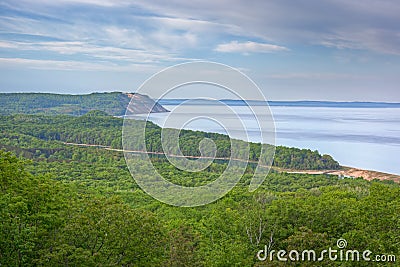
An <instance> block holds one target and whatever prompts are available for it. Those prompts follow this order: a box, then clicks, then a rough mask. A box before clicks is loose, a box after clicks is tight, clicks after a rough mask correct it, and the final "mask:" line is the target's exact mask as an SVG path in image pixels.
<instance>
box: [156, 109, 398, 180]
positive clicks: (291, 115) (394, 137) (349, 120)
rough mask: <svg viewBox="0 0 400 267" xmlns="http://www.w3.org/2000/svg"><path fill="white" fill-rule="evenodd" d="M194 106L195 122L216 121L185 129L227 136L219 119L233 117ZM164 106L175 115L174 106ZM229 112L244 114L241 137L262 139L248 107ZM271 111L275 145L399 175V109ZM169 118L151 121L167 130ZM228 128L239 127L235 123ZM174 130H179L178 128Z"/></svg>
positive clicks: (342, 163) (257, 140)
mask: <svg viewBox="0 0 400 267" xmlns="http://www.w3.org/2000/svg"><path fill="white" fill-rule="evenodd" d="M195 106H196V107H193V113H192V114H190V115H191V116H193V118H195V117H199V118H200V117H201V116H204V117H208V116H212V117H213V118H214V119H215V120H214V121H211V120H207V119H204V118H200V119H196V120H194V121H191V122H189V123H187V124H185V125H184V127H183V128H185V129H190V130H201V131H206V132H217V133H224V134H226V133H227V132H226V130H225V129H224V127H223V126H221V125H220V124H218V123H216V121H218V118H224V119H225V121H226V119H228V120H229V118H230V116H233V115H232V114H228V113H227V112H225V111H223V110H221V111H220V110H218V108H217V107H215V106H201V107H200V108H199V105H195ZM164 107H166V108H167V109H169V110H171V111H172V110H174V108H175V107H176V105H164ZM230 108H231V109H232V110H234V111H235V112H236V113H237V114H238V115H239V116H240V118H241V121H243V124H244V125H245V127H246V129H247V137H246V136H243V137H239V138H241V139H244V140H248V141H253V142H259V141H261V140H260V131H259V129H258V127H257V124H256V123H255V121H254V117H253V116H252V115H251V112H250V110H249V109H248V108H247V107H245V106H230ZM200 111H201V112H200ZM271 111H272V114H273V118H274V121H275V127H276V140H275V143H276V145H284V146H289V147H298V148H309V149H312V150H318V151H319V152H320V153H322V154H329V155H332V156H333V157H334V158H335V159H336V160H337V161H339V163H340V164H341V165H344V166H352V167H356V168H362V169H368V170H376V171H382V172H388V173H393V174H400V159H399V156H400V108H360V107H358V108H349V107H346V108H340V107H296V106H271ZM202 113H205V114H202ZM168 114H169V113H154V114H151V115H150V117H149V120H151V121H152V122H154V123H156V124H158V125H160V126H165V125H164V124H165V120H166V118H167V117H168V116H169V115H168ZM185 115H186V116H187V113H186V114H185ZM168 127H171V124H169V125H168ZM229 127H230V128H235V126H234V125H233V124H232V125H229ZM176 128H181V127H180V126H178V125H177V127H176Z"/></svg>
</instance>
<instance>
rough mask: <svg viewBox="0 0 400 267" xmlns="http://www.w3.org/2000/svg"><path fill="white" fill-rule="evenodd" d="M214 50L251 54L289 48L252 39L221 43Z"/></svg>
mask: <svg viewBox="0 0 400 267" xmlns="http://www.w3.org/2000/svg"><path fill="white" fill-rule="evenodd" d="M214 50H215V51H217V52H223V53H242V54H249V53H271V52H279V51H288V50H289V49H287V48H286V47H283V46H279V45H273V44H266V43H256V42H251V41H247V42H243V43H239V42H238V41H232V42H229V43H225V44H219V45H218V46H217V47H216V48H215V49H214Z"/></svg>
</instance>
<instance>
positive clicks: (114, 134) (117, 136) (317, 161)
mask: <svg viewBox="0 0 400 267" xmlns="http://www.w3.org/2000/svg"><path fill="white" fill-rule="evenodd" d="M122 123H123V120H122V119H119V118H115V117H112V116H107V114H105V113H104V112H101V111H91V112H89V113H87V114H86V115H83V116H80V117H70V116H63V115H60V116H45V115H10V116H0V126H1V129H2V135H3V136H4V138H5V140H4V142H2V143H1V144H3V146H4V145H8V146H17V147H26V146H24V145H21V143H25V141H23V140H24V139H29V136H31V137H34V138H33V140H32V141H33V142H35V143H37V142H40V140H44V141H62V142H67V143H76V144H90V145H100V146H108V147H112V148H118V149H121V148H122V136H121V132H122ZM132 123H143V122H141V121H133V122H132ZM177 131H178V130H177ZM0 138H1V137H0ZM204 138H209V139H212V140H213V141H214V142H215V144H216V147H217V155H216V156H217V157H222V158H227V159H229V157H230V156H231V142H230V140H229V137H228V136H226V135H222V134H217V133H204V132H200V131H188V130H182V131H180V138H179V146H180V149H181V150H182V153H183V154H184V155H188V156H200V155H201V154H200V151H199V144H200V142H201V140H203V139H204ZM131 141H132V142H134V141H135V140H131ZM15 142H17V143H18V145H15ZM242 143H243V144H244V142H242ZM27 146H28V147H29V148H41V147H42V146H32V145H29V144H27ZM146 148H147V151H150V152H163V149H162V145H161V128H160V127H158V126H157V125H155V124H153V123H151V122H147V123H146ZM260 150H261V145H260V144H256V143H250V153H249V160H250V161H251V162H257V161H258V160H259V158H258V157H259V155H260ZM273 165H274V166H276V167H280V168H285V169H303V170H307V169H310V170H319V169H338V168H340V166H339V163H338V162H337V161H335V160H334V159H332V157H330V156H329V155H320V154H319V153H318V152H317V151H311V150H307V149H298V148H287V147H282V146H278V147H276V153H275V160H274V164H273Z"/></svg>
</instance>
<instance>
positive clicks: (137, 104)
mask: <svg viewBox="0 0 400 267" xmlns="http://www.w3.org/2000/svg"><path fill="white" fill-rule="evenodd" d="M131 100H132V101H134V102H132V104H131V105H130V109H129V113H130V114H139V113H149V112H168V110H167V109H165V108H164V107H163V106H161V105H160V104H158V103H157V102H155V101H154V100H153V99H151V98H150V97H148V96H146V95H141V94H135V93H121V92H111V93H92V94H87V95H68V94H49V93H0V115H11V114H46V115H59V114H65V115H74V116H80V115H84V114H86V113H88V112H89V111H92V110H100V111H103V112H106V113H107V114H109V115H112V116H123V115H125V111H126V108H127V106H128V104H129V102H130V101H131Z"/></svg>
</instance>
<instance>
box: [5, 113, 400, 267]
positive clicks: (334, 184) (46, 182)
mask: <svg viewBox="0 0 400 267" xmlns="http://www.w3.org/2000/svg"><path fill="white" fill-rule="evenodd" d="M0 125H1V136H0V145H1V146H2V148H3V149H6V150H9V151H13V152H15V153H17V154H18V155H19V156H21V157H26V158H29V159H30V161H27V160H25V159H20V158H17V157H16V156H14V155H12V154H11V153H9V152H4V151H0V183H1V184H0V265H1V266H371V264H370V263H365V262H351V263H347V262H331V261H324V262H322V263H321V264H320V265H318V264H317V265H316V264H315V263H304V262H301V263H293V262H287V263H284V264H282V265H280V263H279V262H272V263H271V262H262V263H261V262H259V261H258V260H257V258H256V254H257V252H258V251H259V250H260V249H264V248H265V245H267V246H268V245H271V249H274V250H280V249H285V250H290V249H297V250H302V249H315V250H317V251H321V250H323V249H328V248H329V247H332V248H335V246H336V241H337V239H339V238H345V239H346V240H347V242H348V248H349V249H358V250H360V251H363V250H365V249H369V250H371V251H372V252H373V255H376V254H386V255H389V254H390V255H396V256H397V258H398V259H397V260H399V257H400V254H399V253H400V251H399V248H400V243H399V240H400V216H399V214H400V198H399V195H400V186H399V185H398V184H396V183H387V182H379V181H372V182H369V181H365V180H362V179H338V178H337V177H336V176H331V175H306V174H286V173H278V172H276V171H272V172H271V173H270V174H269V175H268V177H267V178H266V181H265V182H264V183H263V185H262V186H261V188H259V189H258V190H257V191H256V192H254V193H250V192H249V191H248V184H249V181H250V179H251V177H252V175H251V172H252V170H251V168H249V170H248V172H247V173H246V174H245V175H244V177H243V178H242V180H241V181H240V183H239V184H238V185H237V186H236V187H235V188H234V190H232V191H231V192H230V193H228V194H227V195H226V196H225V197H223V198H222V199H220V200H218V201H216V202H214V203H211V204H209V205H207V206H202V207H197V208H178V207H171V206H168V205H165V204H162V203H160V202H158V201H156V200H154V199H153V198H151V197H150V196H148V195H147V194H146V193H144V192H143V191H142V190H141V189H140V188H139V187H138V186H137V185H136V183H135V182H134V180H133V179H132V177H131V175H130V173H129V171H128V169H127V167H126V164H125V160H124V158H123V154H122V152H119V151H112V150H107V149H105V148H103V147H101V146H104V145H110V143H112V142H113V141H114V138H115V140H118V138H120V129H121V128H120V127H121V120H120V119H115V118H112V117H109V116H105V114H103V113H100V114H98V113H97V112H92V113H89V114H87V115H86V116H82V117H67V116H55V117H47V116H20V115H14V116H3V117H0ZM149 127H150V128H152V131H153V132H152V131H150V132H151V134H154V135H157V134H158V127H156V126H155V125H149ZM87 132H89V133H90V134H86V133H87ZM93 135H94V136H95V138H94V139H90V138H92V137H91V136H93ZM182 136H183V137H184V139H183V140H182V145H185V146H187V147H186V148H185V149H187V150H188V151H187V152H188V153H189V152H190V153H198V151H197V150H196V149H197V147H198V146H196V145H198V144H195V142H192V143H193V144H192V146H189V141H186V140H185V138H187V140H196V142H197V141H199V140H201V137H204V136H206V137H209V138H212V139H213V140H214V139H215V140H216V142H217V144H218V142H220V144H223V142H225V141H226V137H224V136H221V135H213V134H205V133H200V132H190V131H185V132H183V133H182ZM189 136H190V138H194V139H190V138H189ZM149 138H150V139H151V136H149ZM153 138H154V136H153ZM156 139H157V138H154V140H153V142H156ZM71 140H73V141H75V140H76V141H77V142H80V143H81V142H86V141H88V142H89V144H96V145H98V146H97V147H79V146H72V145H66V144H63V142H67V141H71ZM62 141H63V142H62ZM154 144H155V143H154ZM220 146H221V147H222V148H223V147H224V145H220ZM116 147H120V144H118V145H117V146H116ZM155 147H157V145H155ZM251 147H252V150H253V151H254V154H255V155H257V151H256V149H257V145H256V144H251ZM195 148H196V149H195ZM189 150H190V151H189ZM228 150H229V149H228ZM290 154H292V155H293V156H288V155H290ZM277 157H278V159H279V160H282V161H284V160H287V159H288V158H290V159H293V160H292V161H290V162H288V163H286V164H289V166H291V165H290V164H294V165H292V166H291V167H295V166H297V165H296V164H299V165H301V166H303V167H304V168H310V166H309V165H307V164H308V162H310V161H311V162H312V163H315V164H316V166H320V165H319V164H320V161H323V160H324V159H325V158H327V156H319V155H318V153H316V152H311V151H308V150H298V149H289V148H282V147H278V148H277ZM300 158H301V160H300ZM327 159H328V162H329V161H330V160H329V158H327ZM137 160H138V165H140V163H141V159H140V157H138V159H137ZM153 162H154V165H155V167H156V168H157V169H158V170H159V172H160V173H162V174H165V175H167V176H168V177H169V179H170V180H171V181H173V182H176V183H181V184H184V185H200V184H202V183H205V182H207V181H210V180H212V179H215V178H216V177H218V175H219V174H220V173H221V172H223V171H224V169H225V167H226V163H225V162H214V163H213V164H212V165H211V166H209V167H208V168H207V169H206V170H204V171H202V172H200V173H190V172H184V173H183V172H181V171H179V170H177V169H176V168H175V167H174V166H172V165H170V164H168V162H167V161H165V160H164V159H162V158H153ZM325 164H326V163H325ZM311 168H312V167H311ZM144 175H145V174H144ZM150 178H151V177H150ZM260 229H261V230H260ZM380 266H397V265H396V264H393V263H392V264H389V263H387V264H385V263H382V264H381V265H380Z"/></svg>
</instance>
